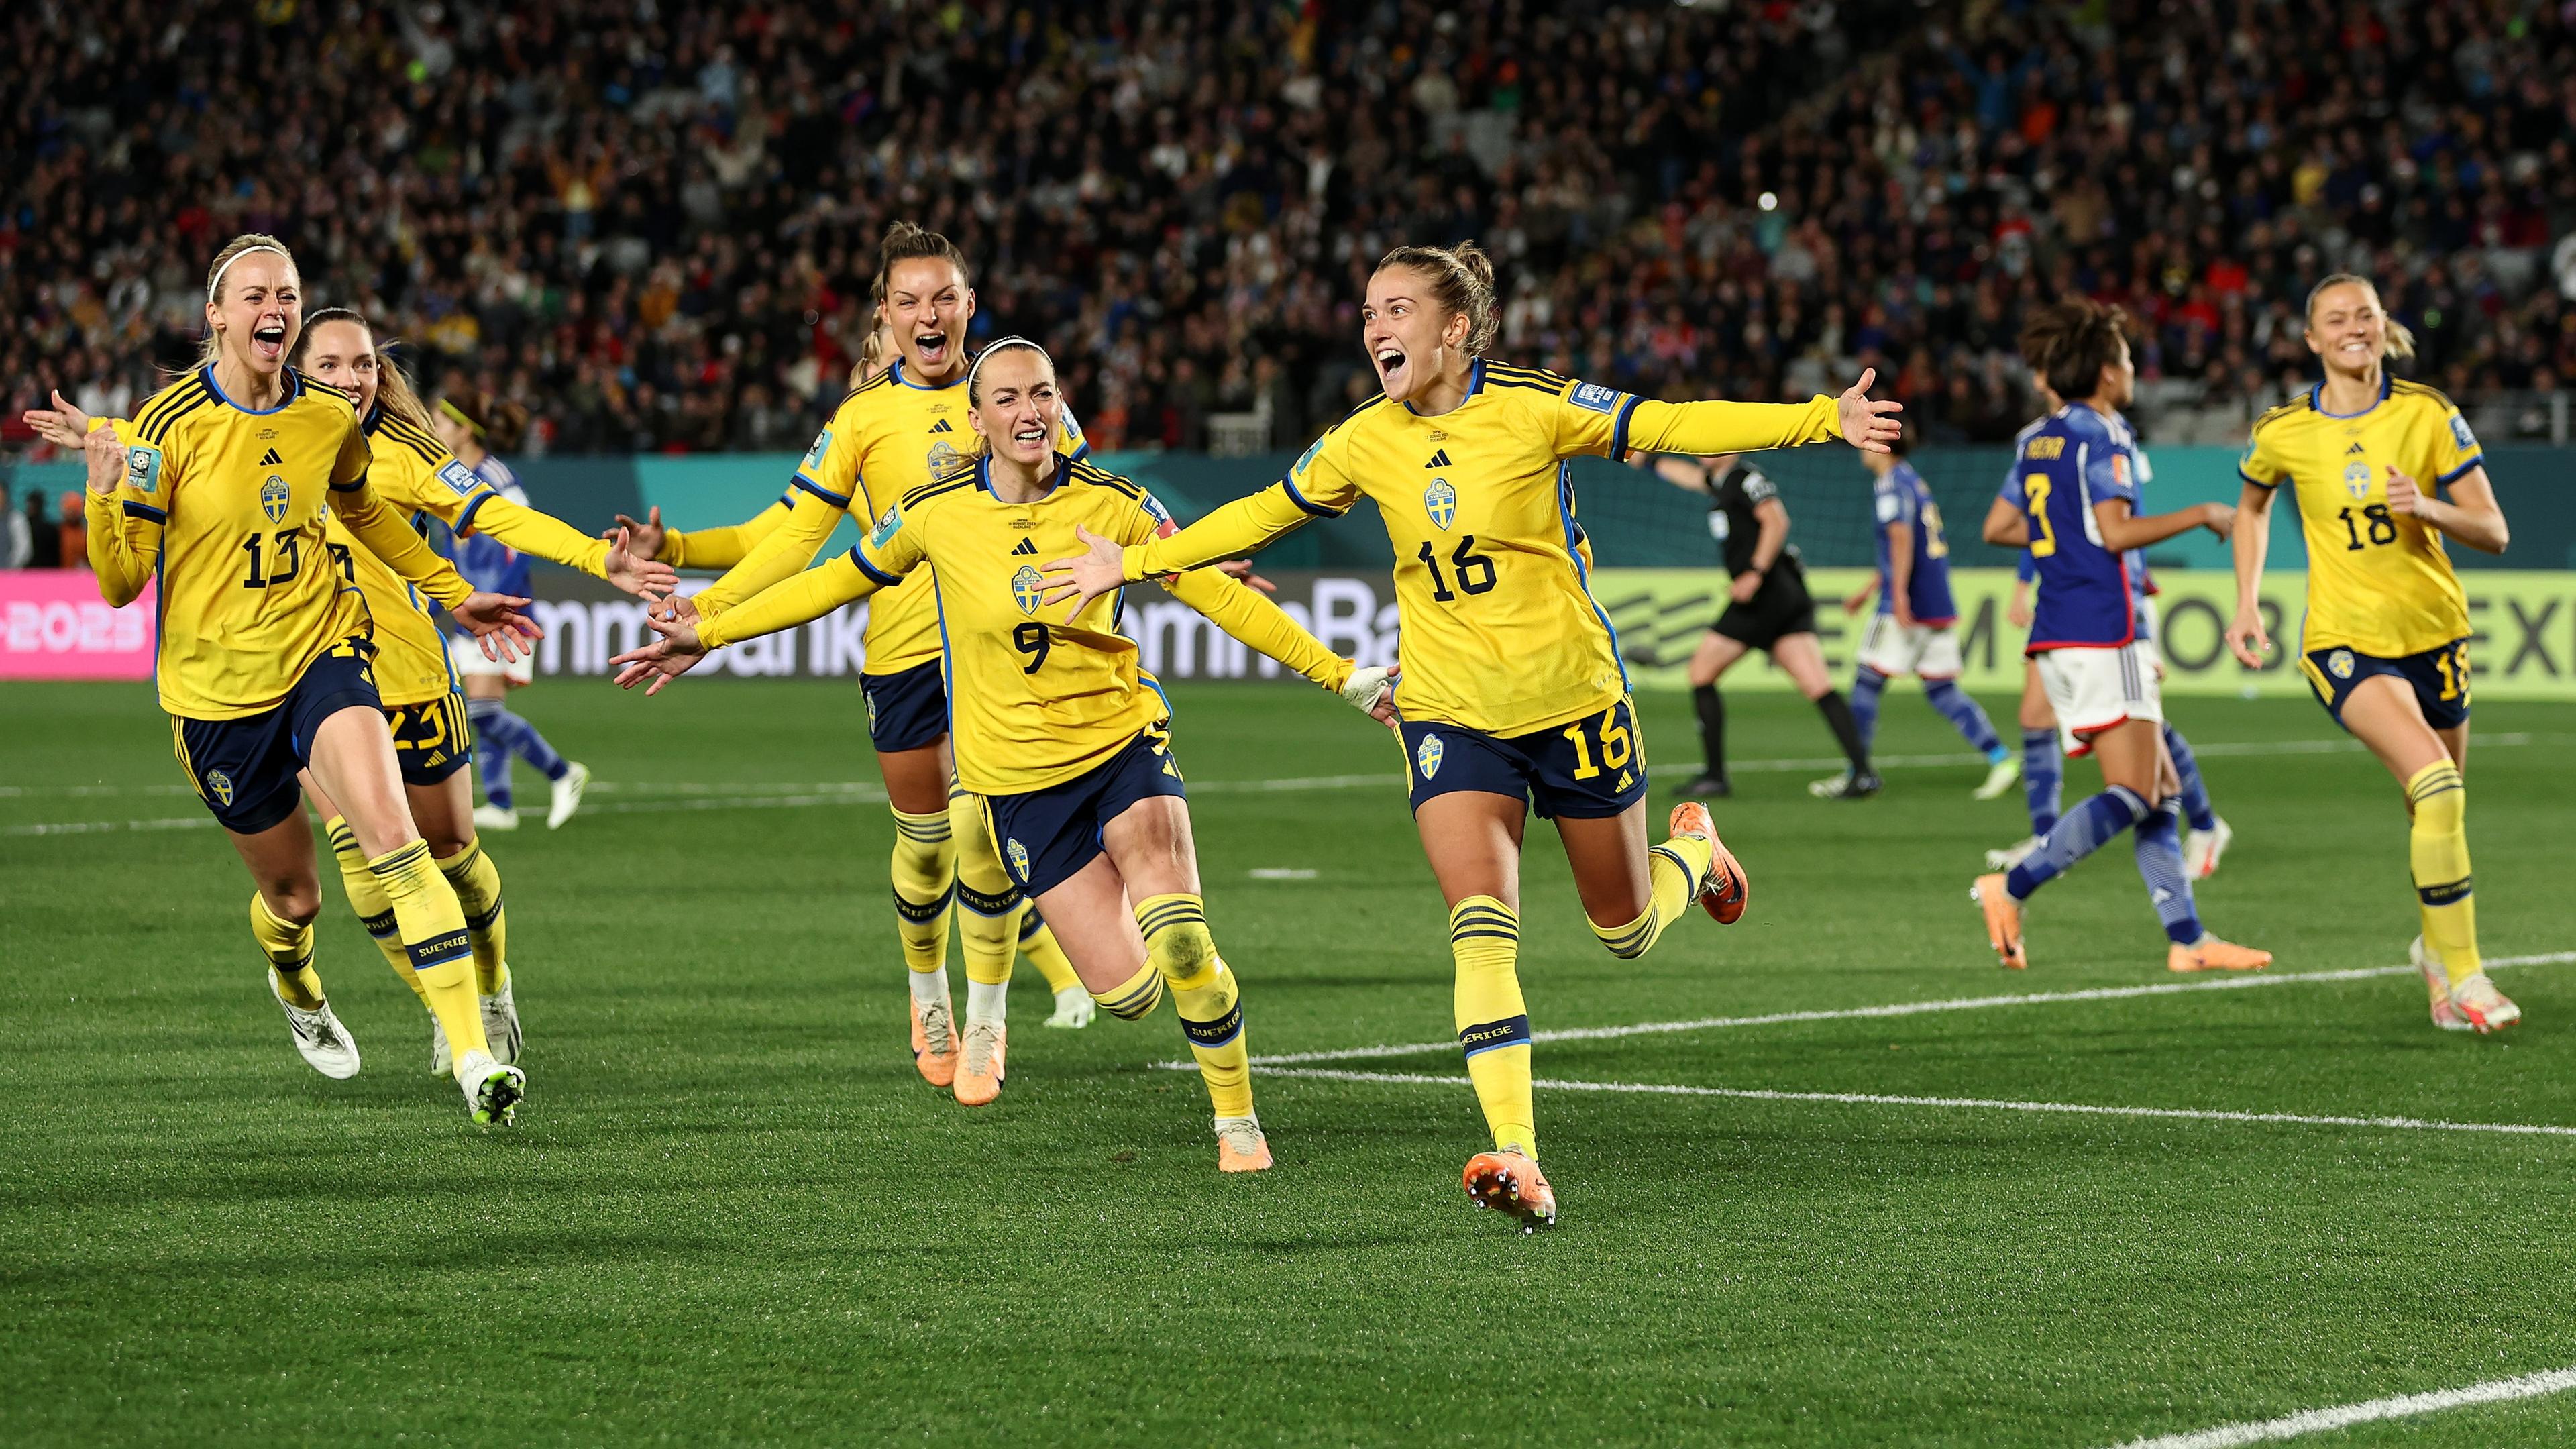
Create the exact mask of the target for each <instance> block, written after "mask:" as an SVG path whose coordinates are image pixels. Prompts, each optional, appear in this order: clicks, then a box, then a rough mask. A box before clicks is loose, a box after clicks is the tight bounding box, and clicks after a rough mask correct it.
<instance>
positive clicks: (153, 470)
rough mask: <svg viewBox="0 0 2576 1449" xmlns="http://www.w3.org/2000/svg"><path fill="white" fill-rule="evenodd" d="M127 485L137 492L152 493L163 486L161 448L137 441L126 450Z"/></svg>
mask: <svg viewBox="0 0 2576 1449" xmlns="http://www.w3.org/2000/svg"><path fill="white" fill-rule="evenodd" d="M125 486H126V487H128V488H131V489H133V490H134V491H135V492H137V493H151V492H154V491H156V490H158V489H159V488H160V486H161V450H160V449H159V448H155V447H153V446H151V445H150V444H148V443H137V444H135V445H134V446H133V447H131V448H128V449H126V450H125Z"/></svg>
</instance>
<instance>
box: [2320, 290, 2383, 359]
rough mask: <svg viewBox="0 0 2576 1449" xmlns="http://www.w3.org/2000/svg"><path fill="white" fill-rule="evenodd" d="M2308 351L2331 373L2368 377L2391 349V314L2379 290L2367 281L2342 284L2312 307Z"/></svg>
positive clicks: (2324, 295) (2329, 291)
mask: <svg viewBox="0 0 2576 1449" xmlns="http://www.w3.org/2000/svg"><path fill="white" fill-rule="evenodd" d="M2308 350H2309V351H2311V352H2314V353H2315V354H2316V355H2317V356H2318V357H2319V358H2320V359H2322V360H2323V361H2324V363H2325V365H2326V369H2327V370H2328V371H2330V372H2340V373H2343V374H2344V375H2345V376H2347V377H2367V376H2368V375H2369V374H2370V370H2371V369H2372V368H2374V367H2377V366H2378V365H2379V359H2380V357H2381V355H2382V354H2384V353H2385V352H2386V351H2387V350H2388V312H2387V310H2386V309H2385V308H2383V307H2381V306H2380V305H2379V289H2378V288H2376V287H2373V286H2371V285H2369V284H2368V283H2366V282H2338V283H2336V284H2335V285H2334V286H2331V287H2328V288H2326V289H2325V290H2324V291H2322V292H2319V293H2318V294H2317V298H2316V300H2315V301H2314V302H2311V303H2309V304H2308Z"/></svg>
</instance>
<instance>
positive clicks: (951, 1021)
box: [912, 999, 957, 1087]
mask: <svg viewBox="0 0 2576 1449" xmlns="http://www.w3.org/2000/svg"><path fill="white" fill-rule="evenodd" d="M912 1064H913V1066H914V1067H916V1068H918V1069H919V1070H920V1072H921V1079H922V1080H923V1081H925V1082H928V1083H929V1084H930V1085H932V1086H934V1087H946V1086H951V1085H953V1084H954V1083H955V1082H956V1080H957V1009H956V1008H955V1007H953V1006H951V1005H949V1004H948V1003H947V1002H945V1001H933V1002H929V1003H927V1004H925V1003H923V1002H921V1001H920V1000H918V999H916V1000H915V1001H914V1002H913V1003H912Z"/></svg>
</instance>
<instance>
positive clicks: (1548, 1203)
mask: <svg viewBox="0 0 2576 1449" xmlns="http://www.w3.org/2000/svg"><path fill="white" fill-rule="evenodd" d="M1464 1181H1465V1184H1466V1188H1467V1201H1469V1202H1471V1203H1474V1204H1475V1205H1476V1206H1478V1207H1487V1208H1492V1209H1493V1210H1494V1211H1496V1212H1498V1213H1507V1214H1509V1215H1510V1216H1511V1217H1512V1218H1513V1219H1514V1220H1515V1221H1516V1222H1518V1223H1519V1224H1520V1230H1521V1231H1522V1232H1524V1233H1534V1232H1537V1231H1538V1230H1539V1229H1541V1228H1552V1227H1555V1226H1556V1189H1555V1188H1552V1187H1550V1186H1548V1185H1547V1174H1546V1173H1543V1172H1541V1171H1539V1170H1538V1162H1537V1160H1536V1159H1535V1158H1532V1157H1531V1156H1530V1155H1529V1154H1528V1153H1526V1152H1479V1153H1477V1154H1476V1155H1475V1156H1473V1157H1470V1158H1468V1159H1467V1171H1466V1174H1465V1178H1464Z"/></svg>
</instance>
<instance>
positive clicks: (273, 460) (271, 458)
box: [259, 448, 286, 468]
mask: <svg viewBox="0 0 2576 1449" xmlns="http://www.w3.org/2000/svg"><path fill="white" fill-rule="evenodd" d="M285 465H286V460H285V459H284V458H281V457H279V456H277V450H276V449H275V448H271V449H269V450H268V451H267V452H265V453H262V454H260V455H259V466H261V467H263V468H282V467H284V466H285Z"/></svg>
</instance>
